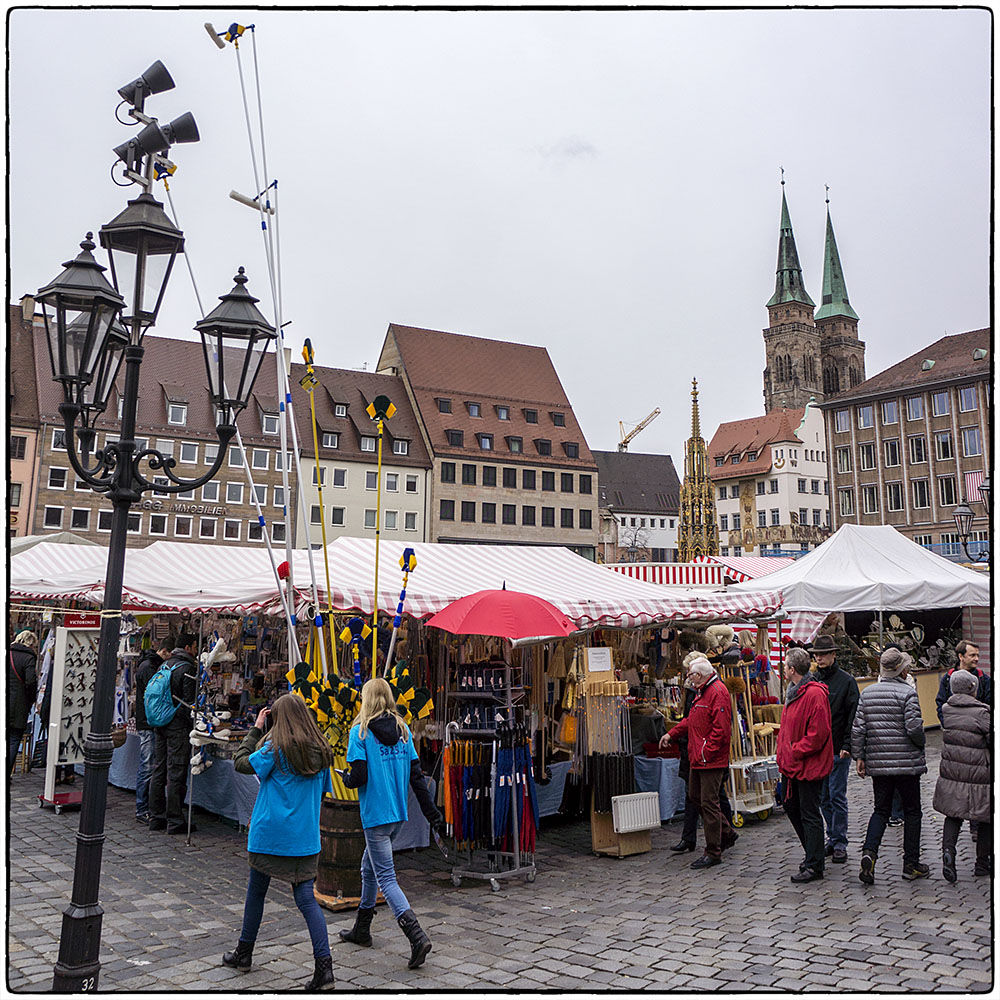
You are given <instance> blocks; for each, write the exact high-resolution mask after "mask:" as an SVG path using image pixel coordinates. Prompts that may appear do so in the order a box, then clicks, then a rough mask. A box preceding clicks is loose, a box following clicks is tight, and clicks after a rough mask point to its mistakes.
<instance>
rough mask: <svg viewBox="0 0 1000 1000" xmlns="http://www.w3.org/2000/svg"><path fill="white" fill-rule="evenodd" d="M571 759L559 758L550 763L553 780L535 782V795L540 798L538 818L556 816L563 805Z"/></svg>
mask: <svg viewBox="0 0 1000 1000" xmlns="http://www.w3.org/2000/svg"><path fill="white" fill-rule="evenodd" d="M570 763H571V762H570V761H568V760H557V761H553V762H552V763H551V764H549V771H550V772H551V774H552V780H551V781H550V782H548V784H545V785H540V784H539V783H538V782H537V781H536V782H535V797H536V798H537V799H538V818H539V819H541V818H542V817H543V816H555V815H556V813H558V812H559V807H560V806H561V805H562V800H563V793H564V792H565V791H566V775H567V774H569V768H570Z"/></svg>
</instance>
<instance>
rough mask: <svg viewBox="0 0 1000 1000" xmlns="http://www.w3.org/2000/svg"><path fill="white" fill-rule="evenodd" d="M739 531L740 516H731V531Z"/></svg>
mask: <svg viewBox="0 0 1000 1000" xmlns="http://www.w3.org/2000/svg"><path fill="white" fill-rule="evenodd" d="M739 530H740V515H739V514H733V531H739Z"/></svg>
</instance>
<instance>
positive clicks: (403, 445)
mask: <svg viewBox="0 0 1000 1000" xmlns="http://www.w3.org/2000/svg"><path fill="white" fill-rule="evenodd" d="M392 453H393V455H409V454H410V442H409V441H407V440H406V439H405V438H396V439H395V440H394V441H393V442H392Z"/></svg>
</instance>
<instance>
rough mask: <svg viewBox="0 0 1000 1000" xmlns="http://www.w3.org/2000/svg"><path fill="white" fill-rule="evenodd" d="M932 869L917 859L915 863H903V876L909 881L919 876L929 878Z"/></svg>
mask: <svg viewBox="0 0 1000 1000" xmlns="http://www.w3.org/2000/svg"><path fill="white" fill-rule="evenodd" d="M930 873H931V870H930V868H928V867H927V865H925V864H921V863H920V862H919V861H917V862H916V863H915V864H905V865H903V878H905V879H906V880H907V881H909V882H912V881H913V880H914V879H918V878H928V877H929V876H930Z"/></svg>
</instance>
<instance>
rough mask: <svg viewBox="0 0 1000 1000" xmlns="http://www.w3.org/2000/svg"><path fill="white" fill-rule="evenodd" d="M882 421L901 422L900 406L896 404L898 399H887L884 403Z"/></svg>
mask: <svg viewBox="0 0 1000 1000" xmlns="http://www.w3.org/2000/svg"><path fill="white" fill-rule="evenodd" d="M882 423H883V424H898V423H899V407H898V406H897V405H896V400H894V399H887V400H886V401H885V402H884V403H883V404H882Z"/></svg>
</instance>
